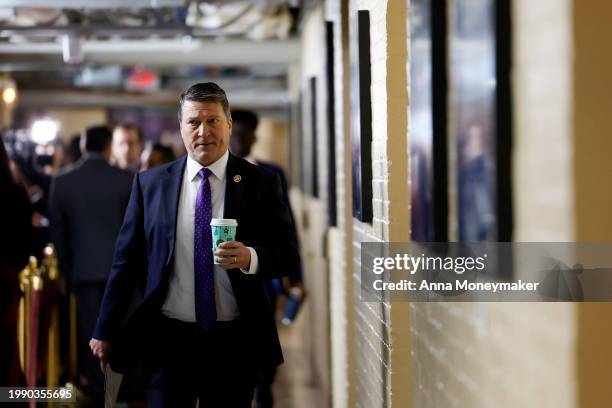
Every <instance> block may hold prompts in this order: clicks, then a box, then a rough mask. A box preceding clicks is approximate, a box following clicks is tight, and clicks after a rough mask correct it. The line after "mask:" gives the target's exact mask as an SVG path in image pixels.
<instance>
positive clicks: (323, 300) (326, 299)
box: [298, 6, 331, 401]
mask: <svg viewBox="0 0 612 408" xmlns="http://www.w3.org/2000/svg"><path fill="white" fill-rule="evenodd" d="M301 61H302V63H301V66H300V80H299V84H298V86H299V88H300V89H302V92H303V93H302V94H303V99H302V135H303V137H304V143H303V146H304V148H305V149H304V151H302V152H301V154H302V156H303V157H304V160H305V161H308V162H309V163H310V160H311V152H312V149H313V145H312V128H311V126H313V124H312V122H311V110H310V106H311V105H310V96H311V92H310V82H309V81H310V78H312V77H315V78H316V79H317V90H316V92H317V98H318V100H317V101H316V109H317V123H315V124H314V126H316V132H317V141H318V145H317V149H318V164H319V167H318V185H319V197H318V198H315V197H313V196H311V195H309V194H301V200H302V203H301V206H302V208H303V211H304V212H305V213H306V217H304V220H305V221H306V222H305V223H304V224H303V236H302V259H303V264H304V280H305V284H306V289H307V291H308V294H309V295H308V296H309V297H308V300H309V301H308V315H309V316H310V319H309V323H308V324H309V325H308V330H307V332H306V336H307V344H308V347H309V353H310V356H309V357H310V361H311V363H312V365H313V367H312V368H313V374H314V378H313V379H312V380H313V382H314V383H315V384H316V385H317V386H318V387H319V388H320V389H321V390H322V392H323V394H324V399H325V400H326V401H331V346H330V344H331V339H330V294H329V273H328V259H326V258H325V257H324V253H323V252H324V251H325V250H326V248H325V237H326V235H327V234H328V230H327V222H328V221H327V166H326V163H327V127H326V126H327V121H326V102H327V101H326V96H325V94H326V88H325V25H324V9H323V6H319V7H317V8H316V9H315V10H314V11H313V12H312V13H310V15H308V17H307V18H306V20H305V23H304V28H303V32H302V58H301ZM305 176H306V180H307V182H308V184H310V183H311V178H312V177H313V173H309V174H306V175H305Z"/></svg>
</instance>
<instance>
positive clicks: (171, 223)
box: [160, 156, 187, 266]
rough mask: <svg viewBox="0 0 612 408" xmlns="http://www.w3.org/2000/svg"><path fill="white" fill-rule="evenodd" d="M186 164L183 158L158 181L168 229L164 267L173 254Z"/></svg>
mask: <svg viewBox="0 0 612 408" xmlns="http://www.w3.org/2000/svg"><path fill="white" fill-rule="evenodd" d="M186 163H187V156H185V158H183V159H182V160H178V161H176V162H175V163H174V164H173V165H172V166H170V167H168V169H167V173H166V175H165V177H164V178H162V179H161V181H160V182H161V188H162V200H163V212H164V218H165V221H166V225H167V228H168V231H167V233H168V257H167V258H166V266H168V264H169V263H170V260H171V259H172V255H173V253H174V241H175V238H176V217H177V215H178V205H179V198H180V194H181V185H182V182H183V174H184V173H185V165H186Z"/></svg>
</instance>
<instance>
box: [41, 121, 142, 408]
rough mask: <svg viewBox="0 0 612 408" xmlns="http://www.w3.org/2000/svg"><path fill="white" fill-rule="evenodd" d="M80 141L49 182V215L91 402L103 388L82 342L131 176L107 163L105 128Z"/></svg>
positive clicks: (101, 288) (98, 296) (99, 396)
mask: <svg viewBox="0 0 612 408" xmlns="http://www.w3.org/2000/svg"><path fill="white" fill-rule="evenodd" d="M81 141H82V147H83V153H84V156H83V157H82V158H81V159H80V160H79V161H78V162H76V163H75V164H73V165H71V166H69V167H67V168H66V169H64V170H63V171H62V172H61V173H60V174H59V175H58V176H57V177H55V178H54V179H53V181H52V183H51V199H50V200H49V217H50V219H51V225H50V231H51V237H52V238H53V242H54V243H55V245H56V247H57V252H58V256H59V262H60V267H61V270H62V271H63V273H65V275H66V277H67V278H68V280H69V282H70V286H71V291H72V293H74V296H75V298H76V303H77V338H78V343H77V355H78V362H79V373H80V374H81V378H80V379H79V380H80V381H81V382H82V383H81V386H82V387H83V388H84V390H85V391H86V393H87V394H88V397H89V398H90V399H91V400H92V404H93V405H95V404H96V401H97V400H101V399H102V396H103V393H104V388H103V382H102V379H101V378H100V375H99V370H98V367H97V366H98V364H97V361H96V359H95V358H94V357H92V355H91V353H90V352H89V348H88V347H87V343H88V341H89V338H90V336H91V332H92V330H93V328H94V326H95V323H96V317H97V315H98V310H99V309H100V304H101V303H102V296H103V295H104V287H105V285H106V280H107V279H108V275H109V273H110V267H111V262H112V260H113V247H114V244H115V240H116V239H117V234H118V233H119V229H120V228H121V221H122V219H123V213H124V212H125V208H126V206H127V203H128V199H129V197H130V185H131V183H132V178H133V177H134V176H133V174H132V173H130V172H128V171H125V170H120V169H117V168H115V167H113V166H111V165H110V164H109V162H108V161H109V158H110V151H111V132H110V130H109V129H108V128H106V127H104V126H95V127H90V128H88V129H87V130H86V131H85V132H84V133H83V137H82V139H81Z"/></svg>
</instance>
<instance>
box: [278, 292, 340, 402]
mask: <svg viewBox="0 0 612 408" xmlns="http://www.w3.org/2000/svg"><path fill="white" fill-rule="evenodd" d="M308 311H309V307H308V301H306V303H305V304H304V305H303V306H302V311H301V312H300V313H299V314H298V317H297V319H296V320H295V321H294V322H293V324H292V325H290V326H283V325H279V327H278V334H279V337H280V341H281V345H282V347H283V355H284V356H285V364H283V365H282V366H280V367H279V369H278V371H277V374H276V381H275V382H274V397H275V407H276V408H315V407H316V408H328V407H330V403H329V401H326V400H325V397H324V395H323V391H322V390H321V389H320V388H319V387H317V385H316V382H315V381H314V375H313V373H312V369H311V368H312V364H310V363H309V361H308V360H309V357H308V350H307V348H306V332H305V330H306V328H305V322H306V320H307V319H308V318H309V317H308V316H307V314H308Z"/></svg>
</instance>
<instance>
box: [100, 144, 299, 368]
mask: <svg viewBox="0 0 612 408" xmlns="http://www.w3.org/2000/svg"><path fill="white" fill-rule="evenodd" d="M185 164H186V157H183V158H181V159H179V160H177V161H174V162H172V163H169V164H166V165H163V166H160V167H157V168H154V169H151V170H148V171H145V172H143V173H139V174H138V175H137V176H136V177H135V178H134V182H133V186H132V193H131V196H130V201H129V204H128V206H127V210H126V214H125V218H124V221H123V226H122V227H121V231H120V232H119V236H118V238H117V243H116V246H115V255H114V260H113V265H112V268H111V274H110V278H109V280H108V283H107V286H106V291H105V294H104V300H103V303H102V307H101V309H100V314H99V316H98V321H97V323H96V328H95V330H94V338H97V339H102V340H108V341H110V342H111V344H112V345H113V354H112V356H111V361H110V363H111V366H112V367H113V369H114V370H118V371H123V370H124V369H125V367H126V365H129V364H130V359H131V358H133V357H135V356H137V355H138V351H144V350H143V349H142V347H143V344H146V343H147V341H146V339H147V336H155V327H152V326H153V325H152V324H151V323H152V322H153V321H154V319H155V316H157V315H159V313H160V311H159V309H160V307H161V305H162V304H163V302H164V300H165V298H166V294H167V288H168V278H169V276H170V274H171V273H172V265H173V263H172V257H173V256H174V243H175V237H176V217H177V212H178V203H179V196H180V188H181V183H182V178H183V174H184V169H185ZM226 180H227V181H226V190H225V207H224V217H225V218H235V219H237V220H238V229H237V232H236V240H237V241H240V242H242V243H243V244H245V245H246V246H250V247H252V248H254V249H255V251H256V252H257V256H258V259H259V269H258V272H257V273H256V274H254V275H248V274H244V273H243V272H241V271H240V270H239V269H231V270H229V271H228V276H229V279H230V281H231V284H232V288H233V291H234V296H235V298H236V301H237V303H238V308H239V309H240V313H241V316H242V318H243V319H244V321H245V323H246V325H247V327H248V329H249V332H250V333H252V337H251V338H249V339H248V343H249V345H250V347H251V348H252V349H253V353H254V354H255V357H256V359H257V362H258V363H259V365H260V366H264V365H267V366H274V365H278V364H281V363H282V361H283V359H282V352H281V349H280V343H279V341H278V335H277V332H276V325H275V323H274V319H273V317H272V313H271V311H270V294H269V293H268V291H267V289H266V285H265V284H264V283H265V281H266V280H268V279H270V278H275V277H279V276H278V275H277V274H278V273H279V272H282V271H287V270H290V269H291V268H294V267H295V264H296V263H299V262H300V260H299V254H298V248H297V241H296V236H295V228H294V226H293V225H292V222H291V217H290V213H289V209H288V208H287V206H286V205H285V204H284V203H283V200H282V193H281V187H280V182H279V180H278V177H277V176H276V175H274V174H273V173H270V172H268V171H266V170H264V169H261V168H258V167H257V166H254V165H252V164H250V163H249V162H247V161H246V160H243V159H241V158H238V157H236V156H233V155H232V154H230V155H229V160H228V163H227V173H226Z"/></svg>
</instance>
